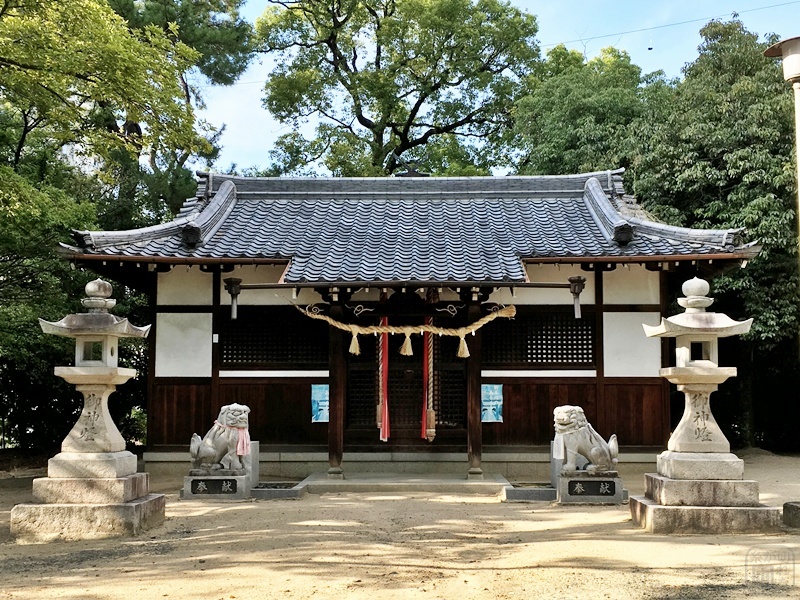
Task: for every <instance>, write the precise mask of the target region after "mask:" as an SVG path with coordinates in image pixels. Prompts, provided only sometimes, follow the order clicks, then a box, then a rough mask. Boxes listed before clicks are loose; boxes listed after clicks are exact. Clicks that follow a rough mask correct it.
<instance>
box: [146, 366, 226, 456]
mask: <svg viewBox="0 0 800 600" xmlns="http://www.w3.org/2000/svg"><path fill="white" fill-rule="evenodd" d="M148 412H149V422H150V426H149V428H148V438H147V444H148V446H149V447H150V448H154V447H158V446H174V445H178V446H188V445H189V440H190V439H191V437H192V434H193V433H198V434H200V435H201V436H203V435H205V432H206V431H208V429H209V427H210V426H211V424H212V423H213V421H214V419H215V418H216V413H215V412H214V407H212V406H211V382H210V381H209V382H208V383H205V382H204V383H191V382H174V383H173V382H170V383H159V382H158V381H156V382H155V383H154V384H153V394H152V396H151V397H150V403H149V406H148Z"/></svg>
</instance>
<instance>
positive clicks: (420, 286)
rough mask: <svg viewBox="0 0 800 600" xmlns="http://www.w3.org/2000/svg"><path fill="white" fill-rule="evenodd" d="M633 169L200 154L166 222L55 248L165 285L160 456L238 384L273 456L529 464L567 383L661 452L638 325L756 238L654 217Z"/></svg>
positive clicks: (159, 313) (110, 273)
mask: <svg viewBox="0 0 800 600" xmlns="http://www.w3.org/2000/svg"><path fill="white" fill-rule="evenodd" d="M621 174H622V170H617V171H604V172H597V173H584V174H579V175H563V176H533V177H517V176H513V177H512V176H509V177H387V178H260V177H235V176H229V175H218V174H210V173H198V176H199V179H198V188H197V194H196V197H194V198H190V199H189V200H187V201H186V202H185V204H184V206H183V207H182V209H181V210H180V212H179V213H178V215H177V216H176V217H175V219H174V220H172V221H171V222H168V223H164V224H161V225H155V226H152V227H145V228H142V229H136V230H130V231H81V232H76V233H75V239H76V242H77V243H76V244H75V245H74V246H65V247H64V252H65V254H66V255H67V257H68V258H69V260H71V261H73V262H74V263H76V264H77V265H78V266H81V267H86V268H88V269H91V270H92V271H95V272H97V273H99V274H101V275H103V276H105V277H110V278H113V279H115V280H117V281H119V282H121V283H124V284H126V285H129V286H131V287H133V288H136V289H138V290H141V291H144V292H146V293H148V294H149V296H150V302H151V309H152V318H151V323H152V324H153V330H152V332H151V335H150V337H149V343H150V347H149V373H148V377H149V380H148V390H149V393H148V404H147V413H148V430H147V452H146V453H145V460H146V461H147V463H148V464H147V468H148V470H150V471H152V470H153V468H154V467H156V465H157V463H159V462H163V463H170V462H173V463H180V468H182V469H185V464H186V461H187V460H188V445H189V439H190V437H191V435H192V433H195V432H197V433H199V434H200V435H203V433H204V432H205V431H207V430H208V428H209V427H210V426H211V424H212V423H213V421H214V419H215V418H216V416H217V413H218V412H219V408H220V407H221V406H223V405H225V404H230V403H233V402H237V403H240V404H246V405H248V406H249V407H250V408H251V413H250V431H251V437H252V439H254V440H258V441H259V442H260V448H261V461H262V467H261V468H262V473H267V474H273V475H277V476H280V475H284V476H288V475H292V476H301V475H307V474H309V473H310V472H312V471H319V470H325V469H328V470H329V473H331V474H338V473H341V472H342V470H343V471H344V472H345V473H346V472H347V471H348V469H349V470H351V471H361V470H382V471H389V472H392V471H404V472H415V470H420V471H422V470H426V471H437V470H440V471H442V472H463V473H467V472H469V473H470V474H471V475H473V476H478V477H479V476H480V474H481V471H482V470H486V469H490V470H492V471H494V472H499V473H501V474H503V475H506V476H511V477H519V476H520V474H521V473H522V472H524V471H525V469H529V468H530V463H531V462H534V461H535V460H537V457H538V459H539V460H547V458H546V457H547V456H548V455H549V443H550V440H551V439H552V436H553V424H552V421H553V408H554V407H556V406H559V405H563V404H573V405H579V406H581V407H583V409H584V411H585V413H586V416H587V418H588V419H589V421H590V422H591V423H592V424H593V425H594V426H595V428H596V429H597V430H598V432H599V433H600V434H601V435H603V436H604V437H606V438H607V437H608V436H609V435H610V434H612V433H616V434H617V437H618V439H619V441H620V445H621V447H622V452H623V456H624V453H625V451H626V449H636V448H640V449H641V448H642V447H647V449H656V448H657V449H662V448H663V447H664V445H665V443H666V441H667V439H668V437H669V433H670V406H669V395H668V391H669V390H668V385H669V384H668V383H666V381H665V380H663V379H661V378H660V377H659V376H658V371H659V368H660V367H661V366H662V365H667V364H668V362H669V357H670V351H669V347H668V345H667V344H668V343H669V342H668V341H666V340H660V339H657V338H647V337H646V336H645V335H644V333H643V330H642V324H643V323H644V324H648V325H657V324H658V323H659V322H660V319H661V316H662V315H665V314H667V303H668V298H669V294H670V293H671V292H675V291H677V285H675V284H676V283H679V282H680V281H683V279H685V276H686V274H687V273H692V274H693V273H698V272H703V273H706V274H708V273H713V272H716V271H719V270H721V269H724V268H729V267H738V266H740V265H742V264H744V263H746V262H747V260H749V259H751V258H752V257H753V256H755V255H756V253H757V252H758V250H759V248H758V246H757V245H755V244H752V243H751V244H746V243H744V242H743V241H742V237H741V234H742V232H741V231H740V230H698V229H686V228H680V227H673V226H668V225H664V224H661V223H657V222H654V221H652V220H649V219H648V217H647V215H646V214H645V213H644V212H643V211H642V210H641V209H640V208H639V206H638V205H637V203H636V201H635V199H633V198H632V197H630V196H628V195H627V194H626V193H625V191H624V189H623V187H622V177H621ZM673 280H675V281H674V282H673ZM512 317H513V318H512ZM112 402H113V397H112ZM542 457H544V458H542Z"/></svg>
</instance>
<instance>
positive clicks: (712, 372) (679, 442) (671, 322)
mask: <svg viewBox="0 0 800 600" xmlns="http://www.w3.org/2000/svg"><path fill="white" fill-rule="evenodd" d="M682 289H683V293H684V294H686V297H685V298H678V304H680V305H681V306H682V307H683V308H684V309H686V312H684V313H681V314H678V315H675V316H674V317H669V318H667V319H661V324H660V325H657V326H655V327H651V326H649V325H643V327H644V331H645V334H646V335H647V337H672V338H675V366H674V367H668V368H666V369H661V371H660V375H661V376H662V377H664V378H666V379H667V380H668V381H669V382H670V383H674V384H676V385H677V386H678V391H679V392H683V393H684V394H685V399H686V406H685V408H684V411H683V417H682V418H681V421H680V423H678V426H677V427H676V428H675V431H674V432H673V433H672V436H671V437H670V438H669V442H668V443H667V452H666V453H665V454H662V455H661V457H660V458H659V460H660V461H661V462H663V463H664V468H665V469H667V470H669V471H670V472H673V471H674V472H676V473H681V466H680V465H681V464H682V461H683V459H684V455H683V454H681V453H685V452H702V453H710V452H713V453H715V454H714V457H713V461H714V462H715V463H719V464H717V465H716V466H715V468H716V469H720V468H725V469H726V473H729V474H731V475H734V476H738V477H741V476H742V473H743V470H744V463H743V462H742V461H741V460H740V459H739V458H737V457H736V456H735V455H732V454H729V453H730V451H731V445H730V443H729V442H728V440H727V438H726V437H725V435H724V434H723V433H722V430H721V429H720V428H719V425H717V421H716V420H715V419H714V415H713V414H712V413H711V407H710V404H709V399H710V396H711V393H712V392H715V391H716V390H717V388H718V386H719V384H720V383H723V382H725V381H727V380H728V379H729V378H730V377H736V368H735V367H720V366H719V338H722V337H729V336H733V335H742V334H743V333H747V332H748V331H750V326H751V325H752V324H753V319H748V320H747V321H734V320H733V319H731V318H730V317H728V316H727V315H724V314H721V313H715V312H706V308H708V307H709V306H711V304H712V303H713V302H714V300H713V299H712V298H708V297H707V294H708V292H709V285H708V282H706V281H704V280H702V279H698V278H697V277H695V278H694V279H691V280H689V281H687V282H686V283H684V284H683V288H682ZM673 452H675V453H678V454H675V455H673V454H671V453H673ZM726 454H727V455H726ZM706 458H709V457H706ZM723 465H724V466H723Z"/></svg>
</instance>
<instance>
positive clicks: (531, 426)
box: [483, 379, 597, 446]
mask: <svg viewBox="0 0 800 600" xmlns="http://www.w3.org/2000/svg"><path fill="white" fill-rule="evenodd" d="M484 383H502V384H503V422H502V423H484V424H483V441H484V444H486V445H495V446H516V445H523V446H527V445H542V444H549V443H550V440H552V439H553V409H554V408H555V407H556V406H561V405H563V404H572V405H575V406H580V407H582V408H583V410H584V412H586V416H587V418H588V419H589V420H590V421H593V420H595V415H596V414H597V403H596V391H597V388H596V386H595V384H594V382H589V381H583V380H581V381H576V380H572V381H568V380H561V381H549V382H548V381H542V380H539V381H534V380H530V379H528V380H511V381H509V380H506V381H502V380H495V379H492V380H491V381H487V380H484Z"/></svg>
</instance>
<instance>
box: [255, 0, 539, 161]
mask: <svg viewBox="0 0 800 600" xmlns="http://www.w3.org/2000/svg"><path fill="white" fill-rule="evenodd" d="M272 4H273V6H271V7H269V8H267V10H266V11H265V12H264V14H263V15H262V16H261V18H260V19H259V20H258V21H257V22H256V35H257V39H258V42H259V44H260V49H261V50H262V51H264V52H270V53H274V55H275V56H276V58H277V67H276V68H275V70H274V71H273V72H272V73H271V74H270V76H269V78H268V80H267V82H266V86H265V93H266V95H265V98H264V105H265V106H266V107H267V109H269V111H270V112H271V113H272V114H273V115H274V116H275V117H276V118H277V119H278V120H279V121H281V122H282V123H286V124H288V125H290V126H291V127H292V128H293V130H294V131H293V132H292V133H290V134H288V135H286V136H283V137H282V138H281V139H280V140H279V142H278V145H277V150H276V152H275V153H274V155H273V158H274V159H275V161H276V165H275V166H274V170H275V171H277V172H298V170H299V169H301V168H302V167H303V166H304V165H308V164H309V163H311V162H313V161H315V160H321V162H322V163H323V164H324V165H325V166H326V167H327V169H329V170H330V171H331V172H332V173H333V174H335V175H386V174H391V173H392V172H394V171H395V170H396V169H397V168H398V167H399V166H400V165H399V160H398V158H399V157H400V156H403V159H404V160H406V159H408V158H409V156H412V158H422V157H424V156H425V153H421V152H420V149H421V148H422V147H423V146H425V145H426V144H428V143H430V142H433V141H435V140H436V139H437V138H439V137H441V136H446V135H451V136H458V137H460V138H462V144H461V145H463V140H464V139H470V140H475V143H471V144H469V145H470V146H471V148H472V149H471V150H469V151H467V153H466V154H465V153H463V152H462V153H461V156H462V158H463V157H465V156H467V155H470V156H471V155H472V154H473V153H475V152H479V151H481V150H482V148H481V146H482V145H483V144H485V143H486V142H487V141H490V140H491V139H492V137H493V136H497V135H498V134H499V133H500V132H501V131H502V130H503V128H505V127H507V126H508V125H509V123H510V112H511V103H512V99H513V98H514V96H515V94H516V93H517V91H518V88H519V84H520V81H521V79H522V78H524V77H526V76H527V75H528V74H529V73H530V72H531V71H532V69H533V68H534V67H535V65H536V64H537V61H538V57H539V52H538V47H537V44H536V40H535V35H536V31H537V26H536V20H535V18H534V17H533V16H532V15H529V14H527V13H524V12H521V11H519V10H517V9H516V8H513V7H511V6H510V5H509V4H508V3H507V2H503V1H502V0H476V1H470V0H362V1H356V0H350V1H335V2H329V1H327V0H302V1H297V2H292V1H280V2H279V1H275V2H272ZM310 118H315V119H320V124H319V125H318V126H317V128H316V131H315V136H314V137H313V138H312V139H305V138H304V137H303V135H302V134H301V133H300V132H301V128H302V126H303V124H304V123H305V122H307V120H308V119H310ZM443 143H445V144H447V143H451V142H443ZM415 151H417V152H418V154H417V157H414V156H413V153H414V152H415ZM478 162H480V161H478ZM434 166H435V165H434ZM424 167H426V165H424V164H423V168H424ZM450 167H452V164H450ZM448 168H449V167H448ZM474 169H480V166H475V165H474V164H473V165H469V166H468V170H474Z"/></svg>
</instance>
